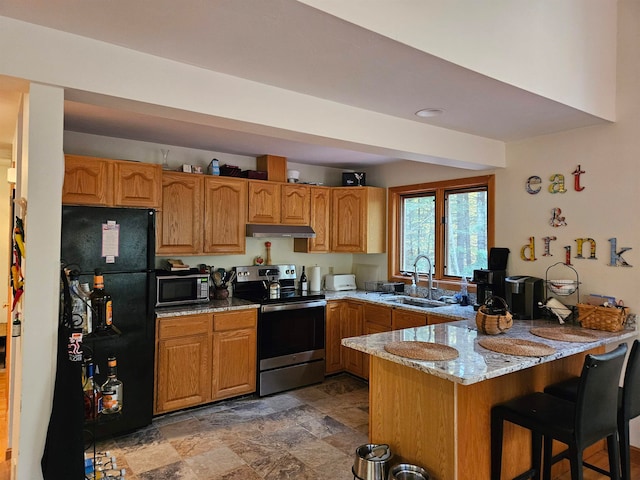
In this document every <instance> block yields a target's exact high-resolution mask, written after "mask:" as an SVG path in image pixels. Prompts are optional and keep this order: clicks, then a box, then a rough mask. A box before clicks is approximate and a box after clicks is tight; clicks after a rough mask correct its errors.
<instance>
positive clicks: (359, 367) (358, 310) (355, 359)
mask: <svg viewBox="0 0 640 480" xmlns="http://www.w3.org/2000/svg"><path fill="white" fill-rule="evenodd" d="M363 312H364V305H363V304H362V303H360V302H353V301H351V300H348V301H347V303H346V305H345V307H344V315H343V316H342V338H347V337H359V336H360V335H362V334H363V333H364V325H363ZM364 355H365V354H364V353H362V352H358V351H357V350H354V349H352V348H347V347H342V359H343V365H344V369H345V370H346V371H347V372H349V373H352V374H354V375H357V376H359V377H363V376H364Z"/></svg>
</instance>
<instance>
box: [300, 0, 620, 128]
mask: <svg viewBox="0 0 640 480" xmlns="http://www.w3.org/2000/svg"><path fill="white" fill-rule="evenodd" d="M301 1H302V3H306V4H308V5H311V6H313V7H315V8H318V9H320V10H324V11H326V12H328V13H331V14H333V15H336V16H338V17H340V18H343V19H345V20H347V21H349V22H352V23H354V24H356V25H360V26H362V27H364V28H368V29H370V30H373V31H375V32H378V33H380V34H382V35H386V36H388V37H389V38H392V39H394V40H397V41H399V42H402V43H405V44H407V45H411V46H412V47H415V48H417V49H419V50H422V51H424V52H427V53H430V54H432V55H435V56H437V57H440V58H443V59H445V60H448V61H450V62H452V63H455V64H457V65H461V66H463V67H465V68H469V69H471V70H474V71H476V72H479V73H482V74H484V75H487V76H488V77H491V78H495V79H497V80H500V81H503V82H505V83H508V84H511V85H514V86H516V87H520V88H523V89H524V90H527V91H531V92H534V93H537V94H539V95H542V96H543V97H547V98H551V99H553V100H556V101H558V102H560V103H564V104H566V105H570V106H572V107H575V108H577V109H579V110H584V111H586V112H589V113H593V114H594V115H597V116H601V117H602V118H607V119H610V120H613V119H615V81H616V70H615V69H616V64H615V51H616V1H615V0H561V1H553V2H532V1H530V0H491V1H485V2H472V1H469V0H420V1H415V0H400V1H394V2H381V1H378V2H371V1H365V0H359V1H358V0H352V1H350V2H345V1H342V0H301Z"/></svg>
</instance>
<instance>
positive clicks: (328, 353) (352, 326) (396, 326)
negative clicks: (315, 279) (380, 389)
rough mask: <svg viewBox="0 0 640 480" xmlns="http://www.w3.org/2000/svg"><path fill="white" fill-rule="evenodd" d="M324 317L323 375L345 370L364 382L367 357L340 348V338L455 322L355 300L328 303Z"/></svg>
mask: <svg viewBox="0 0 640 480" xmlns="http://www.w3.org/2000/svg"><path fill="white" fill-rule="evenodd" d="M325 318H326V324H325V332H326V339H325V362H326V364H325V373H326V374H327V375H329V374H332V373H339V372H342V371H347V372H349V373H351V374H353V375H357V376H359V377H362V378H365V379H368V378H369V355H367V354H366V353H363V352H358V351H356V350H353V349H351V348H347V347H343V346H342V345H341V340H342V339H343V338H347V337H358V336H360V335H372V334H374V333H382V332H389V331H392V330H402V329H405V328H414V327H424V326H426V325H432V324H435V323H444V322H452V321H455V319H454V318H451V317H445V316H442V315H433V314H431V313H423V312H417V311H413V310H406V309H403V308H394V307H387V306H385V305H380V304H374V303H367V302H358V301H355V300H330V301H328V302H327V309H326V317H325Z"/></svg>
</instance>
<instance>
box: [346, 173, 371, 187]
mask: <svg viewBox="0 0 640 480" xmlns="http://www.w3.org/2000/svg"><path fill="white" fill-rule="evenodd" d="M366 178H367V174H366V173H364V172H342V186H343V187H360V186H362V187H364V186H365V185H366V184H367V182H366Z"/></svg>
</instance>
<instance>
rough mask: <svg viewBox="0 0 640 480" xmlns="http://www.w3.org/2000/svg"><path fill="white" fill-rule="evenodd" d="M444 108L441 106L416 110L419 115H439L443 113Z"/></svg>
mask: <svg viewBox="0 0 640 480" xmlns="http://www.w3.org/2000/svg"><path fill="white" fill-rule="evenodd" d="M443 113H444V110H442V109H441V108H423V109H422V110H418V111H417V112H416V116H418V117H423V118H425V117H437V116H438V115H442V114H443Z"/></svg>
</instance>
